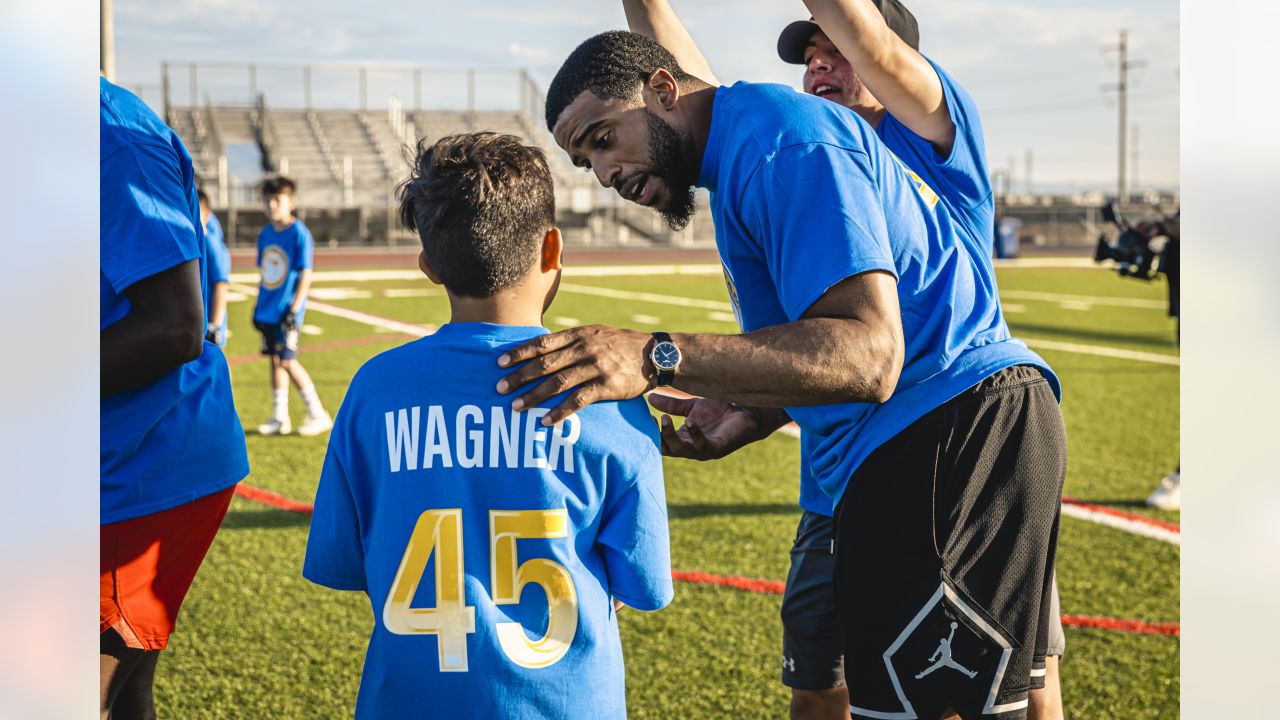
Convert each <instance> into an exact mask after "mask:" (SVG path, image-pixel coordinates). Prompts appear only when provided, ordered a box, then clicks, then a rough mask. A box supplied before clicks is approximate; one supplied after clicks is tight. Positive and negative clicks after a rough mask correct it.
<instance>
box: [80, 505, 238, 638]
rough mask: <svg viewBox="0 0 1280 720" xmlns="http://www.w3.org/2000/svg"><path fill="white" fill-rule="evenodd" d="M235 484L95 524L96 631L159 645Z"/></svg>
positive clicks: (188, 586)
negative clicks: (97, 542)
mask: <svg viewBox="0 0 1280 720" xmlns="http://www.w3.org/2000/svg"><path fill="white" fill-rule="evenodd" d="M234 493H235V487H234V486H232V487H229V488H227V489H226V490H222V491H219V492H216V493H214V494H212V495H206V496H205V497H202V498H200V499H198V500H192V501H191V502H189V503H187V504H185V505H179V506H178V507H175V508H170V509H168V510H162V511H160V512H158V513H153V514H151V515H143V516H142V517H137V518H133V519H132V520H124V521H122V522H118V523H111V524H110V525H102V526H100V528H99V539H100V542H101V560H102V562H101V568H100V574H99V576H98V626H99V627H98V632H99V633H104V632H106V631H107V630H109V629H115V631H116V632H118V633H120V637H121V638H123V639H124V642H125V644H126V645H128V646H129V647H132V648H138V649H140V650H163V649H165V647H167V646H168V645H169V634H170V633H172V632H173V627H174V622H175V621H176V620H177V618H178V609H179V608H180V607H181V606H182V600H183V598H185V597H186V596H187V590H188V589H190V587H191V581H192V580H194V579H195V577H196V570H198V569H199V568H200V563H201V562H202V561H204V556H205V553H207V552H209V546H210V545H212V544H213V537H214V536H215V535H217V534H218V527H219V526H220V525H222V518H223V517H224V516H225V515H226V514H227V507H228V506H229V505H230V504H231V496H232V495H233V494H234Z"/></svg>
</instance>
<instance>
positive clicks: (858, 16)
mask: <svg viewBox="0 0 1280 720" xmlns="http://www.w3.org/2000/svg"><path fill="white" fill-rule="evenodd" d="M804 4H805V6H806V7H808V8H809V12H810V13H812V14H813V18H814V21H815V22H817V23H818V25H819V26H820V27H821V28H822V30H823V32H825V33H826V35H827V37H829V38H831V42H832V43H833V44H835V46H836V49H838V50H839V51H840V52H841V54H843V55H844V56H845V58H847V59H848V60H849V64H850V65H852V66H853V69H854V71H855V72H856V73H858V76H859V77H860V78H862V82H863V83H864V84H865V85H866V86H867V89H868V90H870V91H871V94H872V95H875V96H876V99H877V100H879V101H880V102H881V103H882V104H883V105H884V107H885V109H886V110H888V111H889V113H890V114H891V115H893V116H894V117H895V118H897V119H898V121H899V122H901V123H902V124H903V125H905V126H906V127H907V129H909V130H911V132H913V133H915V134H916V135H919V136H920V137H922V138H924V139H926V140H928V141H929V142H931V143H933V146H934V149H935V150H937V151H938V153H939V154H940V155H944V156H945V155H947V154H949V153H950V152H951V146H952V144H953V143H954V142H955V137H956V126H955V123H954V122H953V121H952V118H951V113H950V111H948V110H947V102H946V97H945V96H944V95H943V91H942V81H941V80H939V79H938V74H937V72H935V71H934V69H933V66H931V65H930V64H929V61H928V60H925V59H924V56H922V55H921V54H920V53H918V52H916V51H915V50H914V49H913V48H912V47H911V46H910V45H908V44H907V43H905V42H903V40H902V38H900V37H898V36H897V35H896V34H895V33H894V32H893V31H892V30H890V29H889V26H888V25H886V24H885V21H884V16H883V15H881V14H880V11H879V10H878V9H877V8H876V6H875V3H873V2H872V0H804Z"/></svg>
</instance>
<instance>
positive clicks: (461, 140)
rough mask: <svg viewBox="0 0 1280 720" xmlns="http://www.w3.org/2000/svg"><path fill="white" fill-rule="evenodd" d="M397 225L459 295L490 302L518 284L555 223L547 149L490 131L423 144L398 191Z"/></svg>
mask: <svg viewBox="0 0 1280 720" xmlns="http://www.w3.org/2000/svg"><path fill="white" fill-rule="evenodd" d="M396 194H397V197H399V199H400V222H401V223H403V224H404V226H405V227H406V228H408V229H410V230H413V231H415V232H417V233H418V237H420V238H421V239H422V249H423V251H424V252H425V253H426V255H427V261H428V262H429V263H431V267H432V269H433V270H434V271H435V272H436V274H437V275H438V276H439V277H440V280H441V282H443V283H444V286H445V287H446V288H448V289H449V291H450V292H452V293H454V294H455V295H464V296H467V297H489V296H491V295H493V294H494V293H496V292H498V291H500V290H505V289H507V288H510V287H513V286H515V284H516V283H517V282H518V281H519V280H520V278H522V277H523V276H524V275H525V273H527V272H528V271H529V266H530V265H532V264H533V263H534V262H536V260H537V258H538V254H539V251H540V249H541V248H542V239H543V237H545V236H546V233H547V231H548V230H550V229H551V227H552V226H553V225H555V218H556V200H555V187H554V185H553V184H552V182H551V171H550V170H548V169H547V159H546V157H545V156H544V155H543V154H542V151H541V150H539V149H537V148H534V147H529V146H526V145H524V144H523V143H522V142H521V141H520V138H517V137H513V136H511V135H500V134H498V133H493V132H479V133H470V134H462V135H450V136H448V137H444V138H441V139H440V140H438V141H437V142H436V143H435V144H434V145H428V143H427V141H426V140H419V141H418V147H417V157H416V158H415V159H414V161H413V168H412V170H411V171H410V174H409V178H408V179H407V180H405V181H404V182H403V183H401V184H400V187H399V188H397V191H396Z"/></svg>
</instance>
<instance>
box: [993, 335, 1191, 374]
mask: <svg viewBox="0 0 1280 720" xmlns="http://www.w3.org/2000/svg"><path fill="white" fill-rule="evenodd" d="M1018 339H1020V340H1022V341H1023V342H1025V343H1026V344H1027V347H1031V348H1036V349H1038V350H1057V351H1060V352H1069V353H1078V354H1080V355H1097V356H1098V357H1109V358H1117V359H1120V360H1133V361H1135V362H1147V363H1155V364H1156V365H1173V366H1175V367H1177V366H1180V365H1181V364H1182V361H1181V360H1180V359H1179V357H1178V356H1177V355H1165V354H1163V353H1149V352H1140V351H1138V350H1122V349H1120V348H1112V347H1103V346H1101V345H1081V344H1080V343H1069V342H1059V341H1057V340H1042V339H1039V338H1028V337H1021V336H1019V338H1018Z"/></svg>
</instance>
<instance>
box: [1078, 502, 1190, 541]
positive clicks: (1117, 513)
mask: <svg viewBox="0 0 1280 720" xmlns="http://www.w3.org/2000/svg"><path fill="white" fill-rule="evenodd" d="M1062 504H1063V505H1075V506H1076V507H1081V508H1085V509H1086V510H1092V511H1093V512H1096V513H1101V514H1103V515H1110V516H1112V517H1118V518H1124V519H1125V520H1132V521H1133V522H1138V523H1142V524H1144V525H1150V526H1152V527H1158V528H1162V529H1164V530H1168V531H1169V532H1175V533H1178V534H1179V535H1181V534H1182V527H1181V526H1180V525H1178V524H1177V523H1171V522H1165V521H1163V520H1156V519H1155V518H1152V517H1147V516H1146V515H1140V514H1138V513H1130V512H1124V511H1123V510H1116V509H1115V508H1109V507H1106V506H1105V505H1094V504H1093V503H1087V502H1084V501H1083V500H1077V499H1075V498H1073V497H1067V496H1066V495H1063V496H1062Z"/></svg>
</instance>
